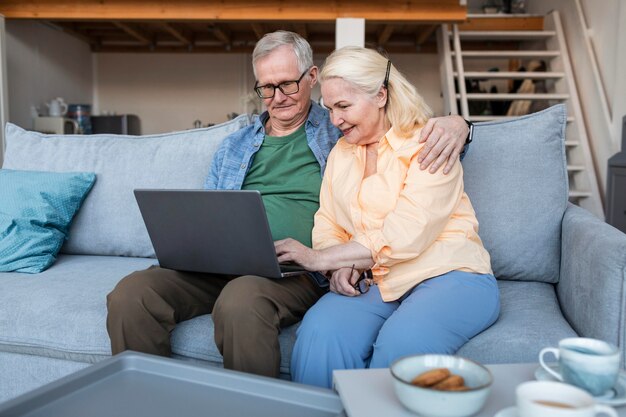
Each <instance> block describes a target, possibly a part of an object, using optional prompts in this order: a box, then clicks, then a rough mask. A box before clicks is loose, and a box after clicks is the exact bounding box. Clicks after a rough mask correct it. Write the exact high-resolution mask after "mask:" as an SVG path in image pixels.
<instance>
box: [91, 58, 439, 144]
mask: <svg viewBox="0 0 626 417" xmlns="http://www.w3.org/2000/svg"><path fill="white" fill-rule="evenodd" d="M391 59H392V60H393V62H394V64H395V65H396V66H397V67H398V68H399V69H400V70H401V71H403V72H405V73H406V75H407V77H408V78H409V80H410V81H412V82H413V83H414V84H415V85H416V86H417V87H418V89H419V91H420V92H421V93H422V95H423V96H424V97H425V99H426V100H427V101H428V102H429V103H430V104H431V105H432V107H433V110H434V111H435V112H436V113H437V114H440V113H441V111H442V109H443V102H442V99H441V97H440V92H439V73H438V70H437V65H438V64H437V56H436V55H435V54H421V55H404V54H399V55H392V56H391ZM323 60H324V56H322V55H316V56H315V63H316V65H322V63H323ZM94 62H95V65H96V71H95V73H96V74H97V75H96V80H95V91H96V94H95V96H96V97H97V110H98V111H99V112H100V114H103V113H106V112H115V113H117V114H124V113H130V114H136V115H137V116H139V118H140V119H141V123H142V133H143V134H150V133H161V132H169V131H174V130H180V129H189V128H191V127H193V122H194V120H201V121H202V124H203V125H205V124H207V123H220V122H224V121H226V120H227V114H229V113H232V112H235V113H243V112H249V111H251V110H252V107H251V105H250V104H248V107H247V108H246V106H245V104H246V102H245V101H246V97H247V96H249V95H251V94H253V91H252V87H253V85H254V76H253V74H252V65H251V62H250V55H249V54H206V55H203V54H119V53H118V54H95V60H94ZM319 94H320V93H319V88H317V89H316V90H314V92H313V99H314V100H318V99H319Z"/></svg>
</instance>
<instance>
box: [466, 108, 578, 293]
mask: <svg viewBox="0 0 626 417" xmlns="http://www.w3.org/2000/svg"><path fill="white" fill-rule="evenodd" d="M566 116H567V115H566V111H565V106H564V105H562V104H560V105H556V106H553V107H550V108H549V109H546V110H544V111H541V112H538V113H534V114H532V115H528V116H523V117H520V118H517V119H513V120H506V121H496V122H487V123H480V124H477V125H476V126H475V130H474V141H473V143H472V144H471V146H470V148H469V152H468V154H467V156H466V157H465V159H464V160H463V169H464V175H465V191H466V192H467V194H468V195H469V197H470V200H471V201H472V204H473V206H474V209H475V210H476V216H477V217H478V222H479V224H480V226H479V227H480V230H479V235H480V237H481V239H482V240H483V243H484V245H485V247H486V248H487V250H488V251H489V254H490V255H491V266H492V268H493V271H494V273H495V275H496V277H497V278H499V279H509V280H522V281H542V282H552V283H554V282H557V281H558V279H559V265H560V260H561V221H562V219H563V215H564V213H565V208H566V207H567V200H568V175H567V167H566V162H565V125H566V123H567V117H566Z"/></svg>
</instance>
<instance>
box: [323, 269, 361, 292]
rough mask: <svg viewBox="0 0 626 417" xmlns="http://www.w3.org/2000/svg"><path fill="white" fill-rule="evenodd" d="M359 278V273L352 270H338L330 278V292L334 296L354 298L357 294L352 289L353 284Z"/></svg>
mask: <svg viewBox="0 0 626 417" xmlns="http://www.w3.org/2000/svg"><path fill="white" fill-rule="evenodd" d="M358 278H359V271H357V270H356V269H354V268H340V269H338V270H336V271H334V272H333V275H332V276H331V277H330V288H329V289H330V290H331V291H332V292H334V293H336V294H341V295H346V296H348V297H355V296H357V295H359V292H358V291H357V290H355V289H354V286H353V284H352V283H353V282H356V280H357V279H358Z"/></svg>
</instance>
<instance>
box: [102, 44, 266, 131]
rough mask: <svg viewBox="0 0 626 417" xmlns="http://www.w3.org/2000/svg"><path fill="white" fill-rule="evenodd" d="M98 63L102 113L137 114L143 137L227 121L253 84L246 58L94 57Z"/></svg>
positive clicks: (208, 55) (235, 56)
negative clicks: (200, 123)
mask: <svg viewBox="0 0 626 417" xmlns="http://www.w3.org/2000/svg"><path fill="white" fill-rule="evenodd" d="M95 64H96V73H97V80H96V82H95V88H96V91H97V93H96V95H97V98H98V110H99V112H100V113H101V114H103V113H106V112H115V113H117V114H123V113H130V114H136V115H137V116H139V118H140V119H141V124H142V133H143V134H150V133H161V132H168V131H173V130H181V129H189V128H192V127H193V122H194V121H195V120H201V122H202V124H203V125H206V124H207V123H221V122H224V121H226V120H228V118H227V114H229V113H232V112H236V113H241V112H243V111H244V104H245V98H244V95H246V94H248V93H249V92H251V91H252V86H253V84H254V78H253V77H252V70H251V66H250V65H249V59H246V57H245V56H244V54H206V55H205V54H160V53H159V54H96V55H95ZM246 87H247V88H246Z"/></svg>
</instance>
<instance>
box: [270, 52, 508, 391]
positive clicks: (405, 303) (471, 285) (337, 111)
mask: <svg viewBox="0 0 626 417" xmlns="http://www.w3.org/2000/svg"><path fill="white" fill-rule="evenodd" d="M320 81H321V84H322V96H323V100H324V104H325V106H326V107H328V109H329V111H330V114H331V120H332V123H333V124H334V125H335V126H337V127H338V128H339V129H341V131H342V133H343V137H342V138H341V139H340V140H339V142H338V143H337V145H336V146H335V148H334V149H333V150H332V151H331V153H330V156H329V158H328V164H327V168H326V172H325V173H324V179H323V182H322V189H321V191H320V209H319V211H318V212H317V213H316V215H315V225H314V228H313V248H314V249H309V248H307V247H305V246H303V245H301V244H299V243H298V242H297V241H294V240H291V239H285V240H281V241H279V242H277V244H276V250H277V253H278V255H279V260H280V261H281V262H283V261H293V262H297V263H299V264H301V265H303V266H305V267H306V268H307V269H309V270H312V271H324V272H325V273H326V274H327V276H328V277H330V278H329V279H330V290H331V292H329V293H327V294H326V295H324V296H323V297H322V298H321V299H320V300H319V301H318V302H317V303H316V304H315V305H314V306H313V307H312V308H311V309H310V310H309V311H308V312H307V313H306V315H305V317H304V320H303V322H302V325H301V326H300V328H299V330H298V337H297V340H296V344H295V346H294V350H293V354H292V359H291V375H292V378H293V379H294V380H295V381H298V382H303V383H306V384H312V385H319V386H325V387H330V386H331V382H332V379H331V378H332V371H333V370H334V369H352V368H367V367H372V368H374V367H387V366H389V364H390V363H391V362H392V361H393V360H394V359H396V358H398V357H400V356H403V355H408V354H414V353H454V352H456V350H457V349H459V348H460V347H461V346H462V345H463V344H464V343H465V342H467V341H468V340H469V339H470V338H471V337H473V336H475V335H476V334H478V333H480V332H481V331H483V330H484V329H486V328H487V327H489V326H490V325H491V324H492V323H493V322H494V321H495V320H496V319H497V317H498V314H499V311H500V302H499V292H498V286H497V284H496V280H495V278H494V276H493V274H492V271H491V265H490V259H489V254H488V253H487V251H486V250H485V249H484V247H483V245H482V242H481V240H480V238H479V237H478V221H477V220H476V216H475V214H474V210H473V208H472V205H471V203H470V200H469V198H468V196H467V195H466V194H465V192H464V191H463V171H462V167H461V164H455V165H454V167H453V168H452V170H451V171H450V172H449V173H448V174H447V175H444V174H443V173H441V172H438V173H435V174H430V173H427V172H424V171H422V170H420V169H419V163H418V157H419V153H420V150H421V149H422V147H423V144H420V143H419V135H420V130H421V128H422V126H424V124H425V123H426V122H427V120H428V119H429V117H430V115H431V111H430V109H429V107H428V106H427V105H426V103H425V102H424V100H423V99H422V98H421V97H420V96H419V94H418V93H417V91H416V90H415V87H413V85H411V84H410V83H409V82H408V81H407V80H406V78H404V76H403V75H402V74H400V73H399V72H398V71H397V70H396V69H395V67H394V66H393V65H392V63H391V61H389V60H387V58H385V57H383V56H381V55H380V54H378V53H377V52H375V51H373V50H369V49H365V48H356V47H346V48H342V49H339V50H337V51H335V52H333V53H332V54H331V55H330V56H329V57H328V58H327V60H326V62H325V64H324V68H323V70H322V72H321V74H320Z"/></svg>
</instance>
